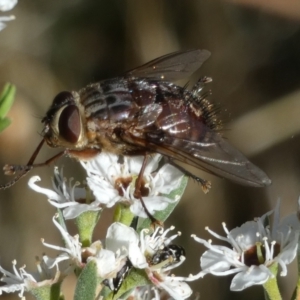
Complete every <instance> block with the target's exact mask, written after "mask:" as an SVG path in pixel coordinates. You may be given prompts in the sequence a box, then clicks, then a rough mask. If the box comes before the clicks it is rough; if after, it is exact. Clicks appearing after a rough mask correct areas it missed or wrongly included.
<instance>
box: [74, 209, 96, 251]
mask: <svg viewBox="0 0 300 300" xmlns="http://www.w3.org/2000/svg"><path fill="white" fill-rule="evenodd" d="M100 216H101V210H100V211H85V212H83V213H82V214H80V215H79V216H78V217H77V218H76V225H77V229H78V234H79V240H80V242H81V243H82V246H83V247H89V246H90V245H91V243H92V237H93V233H94V229H95V227H96V225H97V223H98V221H99V219H100Z"/></svg>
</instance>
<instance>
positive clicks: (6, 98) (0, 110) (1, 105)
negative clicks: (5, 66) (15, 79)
mask: <svg viewBox="0 0 300 300" xmlns="http://www.w3.org/2000/svg"><path fill="white" fill-rule="evenodd" d="M15 94H16V87H15V86H14V85H12V84H10V83H6V84H5V86H4V88H3V90H2V93H1V95H0V119H4V118H5V116H6V115H7V113H8V112H9V110H10V108H11V106H12V104H13V102H14V99H15Z"/></svg>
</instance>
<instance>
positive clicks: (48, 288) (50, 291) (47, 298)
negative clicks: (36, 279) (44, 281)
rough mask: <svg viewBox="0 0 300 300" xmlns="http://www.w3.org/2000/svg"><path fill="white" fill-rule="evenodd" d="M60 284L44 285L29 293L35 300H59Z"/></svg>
mask: <svg viewBox="0 0 300 300" xmlns="http://www.w3.org/2000/svg"><path fill="white" fill-rule="evenodd" d="M60 286H61V282H57V283H54V284H52V285H44V286H41V287H38V288H33V289H31V290H30V293H31V294H32V295H33V296H34V297H35V298H36V299H37V300H59V299H62V298H61V295H60Z"/></svg>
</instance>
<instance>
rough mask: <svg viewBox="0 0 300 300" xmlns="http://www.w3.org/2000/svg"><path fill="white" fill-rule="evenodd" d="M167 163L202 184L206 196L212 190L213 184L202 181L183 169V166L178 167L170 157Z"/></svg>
mask: <svg viewBox="0 0 300 300" xmlns="http://www.w3.org/2000/svg"><path fill="white" fill-rule="evenodd" d="M166 159H167V162H168V163H169V164H170V165H172V166H174V167H175V168H177V169H178V170H180V171H181V172H182V173H183V174H184V175H186V176H188V177H190V178H192V179H194V180H195V181H197V182H198V183H200V184H201V187H202V191H203V192H204V194H206V193H208V192H209V189H210V188H211V182H210V181H208V180H205V179H202V178H200V177H197V176H196V175H194V174H193V173H191V172H189V171H187V170H186V169H185V168H183V167H182V166H180V165H178V164H177V163H176V162H174V160H172V159H171V158H169V157H166Z"/></svg>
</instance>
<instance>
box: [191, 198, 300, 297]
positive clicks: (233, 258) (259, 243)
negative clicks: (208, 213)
mask: <svg viewBox="0 0 300 300" xmlns="http://www.w3.org/2000/svg"><path fill="white" fill-rule="evenodd" d="M272 213H273V211H270V212H269V213H267V214H265V215H263V216H262V217H261V218H258V219H256V220H255V221H251V222H247V223H245V224H243V225H242V226H241V227H237V228H235V229H233V230H231V231H230V232H229V231H228V229H227V228H226V225H225V224H223V228H224V231H225V232H226V234H227V237H222V236H219V235H218V234H217V233H215V232H213V231H211V230H210V229H208V228H207V230H208V231H209V233H210V234H212V235H213V236H215V237H216V238H218V239H220V240H222V241H226V242H228V243H229V244H230V245H231V246H230V248H228V247H225V246H218V245H212V244H211V242H207V241H205V240H203V239H200V238H198V237H196V236H195V235H193V236H192V237H193V238H194V239H195V240H196V241H197V242H199V243H201V244H203V245H205V246H206V247H207V248H208V249H209V250H207V251H206V252H205V253H204V254H203V255H202V257H201V260H200V264H201V268H202V271H201V272H200V273H199V274H198V275H196V276H193V277H191V278H196V277H197V278H198V277H202V276H204V275H205V274H208V273H211V274H213V275H219V276H223V275H228V274H235V273H237V274H236V275H235V276H234V278H233V280H232V282H231V286H230V289H231V290H232V291H240V290H243V289H245V288H247V287H250V286H252V285H257V284H264V283H266V282H267V281H268V280H269V279H270V278H272V277H274V275H273V274H272V273H271V271H270V270H269V267H270V266H272V265H273V264H274V263H278V265H279V266H280V267H281V273H280V275H281V276H286V274H287V268H286V265H287V264H289V263H291V262H292V261H293V259H294V258H295V256H296V253H297V248H298V238H299V228H300V227H299V221H296V216H295V214H294V215H292V216H289V217H288V218H286V219H285V220H284V221H283V222H282V223H281V224H280V223H279V203H278V205H277V206H276V208H275V210H274V217H273V226H272V228H270V226H269V225H267V226H266V225H265V224H266V223H267V217H269V216H270V215H271V214H272ZM291 224H294V228H292V227H291ZM295 226H296V227H297V228H295Z"/></svg>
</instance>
